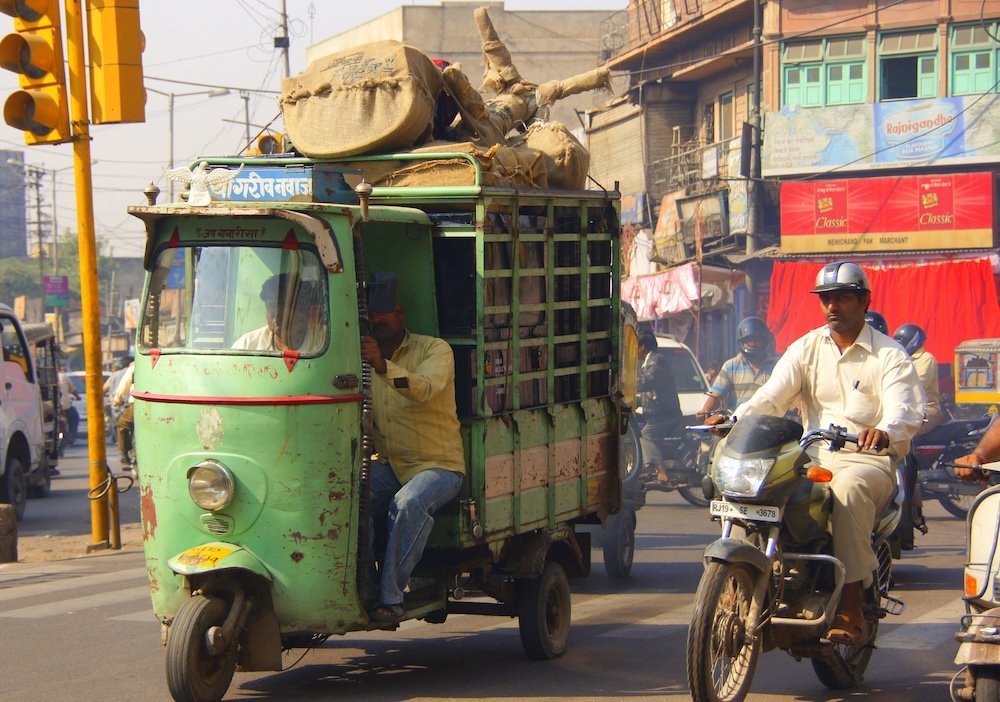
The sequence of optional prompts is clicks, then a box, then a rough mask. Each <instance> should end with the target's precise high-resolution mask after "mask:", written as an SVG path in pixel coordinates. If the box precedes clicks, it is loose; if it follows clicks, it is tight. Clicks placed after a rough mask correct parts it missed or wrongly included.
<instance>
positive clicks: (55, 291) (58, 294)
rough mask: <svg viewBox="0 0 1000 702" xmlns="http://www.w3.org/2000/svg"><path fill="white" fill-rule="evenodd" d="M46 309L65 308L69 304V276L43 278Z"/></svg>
mask: <svg viewBox="0 0 1000 702" xmlns="http://www.w3.org/2000/svg"><path fill="white" fill-rule="evenodd" d="M43 287H44V290H45V306H46V307H65V306H66V305H68V304H69V276H66V275H47V276H45V277H44V278H43Z"/></svg>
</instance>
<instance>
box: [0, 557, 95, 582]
mask: <svg viewBox="0 0 1000 702" xmlns="http://www.w3.org/2000/svg"><path fill="white" fill-rule="evenodd" d="M15 566H17V567H15ZM89 567H90V563H84V562H82V561H51V562H49V563H36V564H34V565H30V566H29V565H26V564H23V563H0V582H2V583H9V582H17V581H18V580H28V579H30V578H37V577H38V576H39V575H52V574H53V573H71V572H74V571H77V570H81V569H83V568H89ZM4 571H8V572H4Z"/></svg>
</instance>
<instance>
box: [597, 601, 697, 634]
mask: <svg viewBox="0 0 1000 702" xmlns="http://www.w3.org/2000/svg"><path fill="white" fill-rule="evenodd" d="M693 611H694V603H690V604H686V605H683V606H681V607H674V608H673V609H668V610H667V611H666V612H663V613H662V614H658V615H656V616H655V617H648V618H647V619H640V620H639V621H636V622H632V623H630V624H626V625H624V626H620V627H618V628H616V629H612V630H611V631H605V632H604V633H603V634H598V635H597V636H598V638H602V637H603V638H610V639H656V638H660V637H664V636H667V635H669V634H671V633H673V632H670V631H666V630H665V629H664V627H668V626H685V627H686V626H687V625H688V624H689V623H690V622H691V612H693Z"/></svg>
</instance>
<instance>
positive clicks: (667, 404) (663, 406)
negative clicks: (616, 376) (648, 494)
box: [636, 331, 684, 482]
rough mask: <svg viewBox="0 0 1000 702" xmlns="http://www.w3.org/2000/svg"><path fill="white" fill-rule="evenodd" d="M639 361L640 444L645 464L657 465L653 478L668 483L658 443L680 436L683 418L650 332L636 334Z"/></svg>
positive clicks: (674, 388) (664, 362)
mask: <svg viewBox="0 0 1000 702" xmlns="http://www.w3.org/2000/svg"><path fill="white" fill-rule="evenodd" d="M638 361H639V372H638V374H637V378H636V391H637V392H638V393H639V401H640V405H641V406H642V416H643V419H644V420H645V424H643V426H642V431H641V432H640V434H639V444H640V446H641V447H642V456H643V460H644V461H645V462H646V465H647V466H649V465H655V466H656V479H657V480H658V481H660V482H667V480H668V479H669V477H668V476H667V473H666V471H665V470H664V469H663V460H664V458H665V457H664V456H663V455H662V452H661V451H660V445H659V440H660V439H662V438H664V437H667V436H681V435H682V432H683V423H684V422H683V420H684V415H683V414H682V412H681V401H680V398H679V397H678V396H677V386H676V385H675V384H674V378H673V376H672V375H671V373H670V365H669V363H668V361H667V357H666V356H664V355H663V354H662V353H660V349H659V346H658V345H657V343H656V335H655V334H653V332H651V331H643V332H640V333H639V354H638Z"/></svg>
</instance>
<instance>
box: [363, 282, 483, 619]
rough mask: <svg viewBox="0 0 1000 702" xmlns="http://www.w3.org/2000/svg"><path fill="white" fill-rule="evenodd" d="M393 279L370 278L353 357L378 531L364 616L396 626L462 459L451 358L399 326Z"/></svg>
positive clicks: (444, 347)
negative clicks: (364, 410)
mask: <svg viewBox="0 0 1000 702" xmlns="http://www.w3.org/2000/svg"><path fill="white" fill-rule="evenodd" d="M396 284H397V281H396V276H395V274H393V273H386V272H376V273H375V276H374V280H373V284H372V294H371V295H370V296H369V299H370V303H369V311H368V312H369V314H368V316H369V320H370V322H371V336H365V337H363V338H362V339H361V357H362V359H363V360H365V361H366V362H368V364H370V365H371V367H372V370H373V371H374V373H373V377H372V384H371V390H372V408H373V411H372V414H373V419H374V423H373V430H372V435H373V438H374V441H375V449H376V451H378V456H379V460H377V461H373V462H372V464H371V492H372V502H371V504H372V520H373V524H374V527H375V529H374V530H375V533H376V534H379V532H380V531H381V528H382V527H384V529H385V537H386V539H385V543H386V547H385V555H384V557H383V558H382V560H381V562H380V564H379V565H380V568H379V571H380V573H379V594H378V602H377V603H376V604H375V605H374V606H373V607H372V608H371V609H370V610H369V616H371V618H372V619H373V620H375V621H378V622H387V623H396V622H398V621H399V620H400V619H401V618H402V615H403V607H402V603H403V590H404V588H405V587H406V584H407V582H408V581H409V578H410V573H412V572H413V568H414V567H415V566H416V565H417V562H418V561H419V560H420V556H421V555H422V554H423V550H424V546H426V544H427V538H428V537H429V536H430V533H431V527H432V526H433V525H434V518H433V516H432V515H433V514H434V512H436V511H437V510H438V509H440V508H441V507H443V506H444V505H445V504H447V503H448V502H449V501H451V500H452V499H454V498H455V496H456V495H458V492H459V490H460V489H461V487H462V476H463V475H464V474H465V454H464V451H463V449H462V437H461V434H460V432H459V423H458V413H457V412H456V410H455V358H454V354H453V353H452V350H451V347H450V346H449V345H448V344H447V343H446V342H445V341H443V340H441V339H438V338H435V337H432V336H425V335H423V334H414V333H413V332H410V331H408V330H407V329H406V328H405V327H404V326H403V318H404V317H403V307H402V305H399V304H397V303H396V294H395V292H396Z"/></svg>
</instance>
